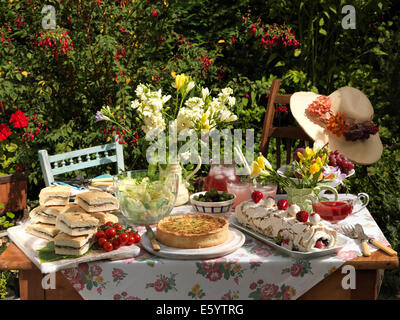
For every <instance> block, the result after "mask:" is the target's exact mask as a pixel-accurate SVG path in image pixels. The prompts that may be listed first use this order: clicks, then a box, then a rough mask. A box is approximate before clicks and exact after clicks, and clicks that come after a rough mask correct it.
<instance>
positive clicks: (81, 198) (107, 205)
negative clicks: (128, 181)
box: [75, 190, 119, 212]
mask: <svg viewBox="0 0 400 320" xmlns="http://www.w3.org/2000/svg"><path fill="white" fill-rule="evenodd" d="M75 202H76V203H77V204H79V205H80V206H81V207H82V208H83V209H85V210H86V211H87V212H99V211H112V210H117V209H118V208H119V204H118V200H117V198H115V197H114V196H113V195H112V194H110V193H108V192H104V191H94V190H93V191H88V192H83V193H80V194H77V195H76V198H75Z"/></svg>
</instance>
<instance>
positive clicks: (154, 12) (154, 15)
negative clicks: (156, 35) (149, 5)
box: [151, 9, 157, 17]
mask: <svg viewBox="0 0 400 320" xmlns="http://www.w3.org/2000/svg"><path fill="white" fill-rule="evenodd" d="M151 14H152V15H153V17H157V10H156V9H154V10H153V12H152V13H151Z"/></svg>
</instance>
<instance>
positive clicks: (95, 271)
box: [90, 265, 103, 276]
mask: <svg viewBox="0 0 400 320" xmlns="http://www.w3.org/2000/svg"><path fill="white" fill-rule="evenodd" d="M90 271H92V274H93V275H94V276H99V275H100V274H101V272H102V271H103V269H102V268H101V267H100V266H98V265H94V266H92V267H91V268H90Z"/></svg>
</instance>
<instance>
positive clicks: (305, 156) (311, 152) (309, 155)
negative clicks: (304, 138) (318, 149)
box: [297, 147, 315, 162]
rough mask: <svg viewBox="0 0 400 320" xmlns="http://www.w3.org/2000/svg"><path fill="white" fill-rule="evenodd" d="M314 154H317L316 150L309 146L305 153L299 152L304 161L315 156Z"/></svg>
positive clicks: (298, 154)
mask: <svg viewBox="0 0 400 320" xmlns="http://www.w3.org/2000/svg"><path fill="white" fill-rule="evenodd" d="M314 155H315V151H314V150H313V149H311V148H309V147H306V149H305V150H304V153H303V154H301V153H300V152H297V156H298V157H299V159H300V160H301V161H303V162H305V161H308V160H310V159H311V158H312V157H314Z"/></svg>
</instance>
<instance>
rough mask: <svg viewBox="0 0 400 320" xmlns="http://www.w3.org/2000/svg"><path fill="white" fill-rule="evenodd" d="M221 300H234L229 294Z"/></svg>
mask: <svg viewBox="0 0 400 320" xmlns="http://www.w3.org/2000/svg"><path fill="white" fill-rule="evenodd" d="M221 300H232V296H231V295H230V294H229V293H225V294H224V295H223V296H222V297H221Z"/></svg>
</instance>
